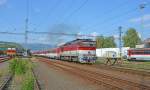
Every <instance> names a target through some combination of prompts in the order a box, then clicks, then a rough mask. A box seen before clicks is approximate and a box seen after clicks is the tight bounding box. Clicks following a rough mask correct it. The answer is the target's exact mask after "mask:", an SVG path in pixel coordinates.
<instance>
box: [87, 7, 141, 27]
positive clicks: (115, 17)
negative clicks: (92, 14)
mask: <svg viewBox="0 0 150 90" xmlns="http://www.w3.org/2000/svg"><path fill="white" fill-rule="evenodd" d="M137 9H138V8H134V9H132V10H129V11H127V12H125V13H122V14H120V15H116V16H114V17H110V18H107V19H105V20H103V21H102V22H100V23H96V24H95V25H92V26H91V27H89V28H88V29H86V30H89V29H92V28H95V26H98V25H104V24H105V23H107V22H110V21H112V20H115V19H118V18H121V17H122V16H126V15H128V14H130V13H131V12H134V11H136V10H137Z"/></svg>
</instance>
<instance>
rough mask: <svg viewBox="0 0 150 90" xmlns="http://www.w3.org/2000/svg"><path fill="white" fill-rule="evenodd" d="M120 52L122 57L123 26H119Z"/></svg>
mask: <svg viewBox="0 0 150 90" xmlns="http://www.w3.org/2000/svg"><path fill="white" fill-rule="evenodd" d="M119 54H120V58H121V59H122V27H121V26H120V27H119Z"/></svg>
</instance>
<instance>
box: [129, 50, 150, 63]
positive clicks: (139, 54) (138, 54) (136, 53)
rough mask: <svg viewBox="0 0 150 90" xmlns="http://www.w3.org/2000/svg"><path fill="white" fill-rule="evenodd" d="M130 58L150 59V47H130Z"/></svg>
mask: <svg viewBox="0 0 150 90" xmlns="http://www.w3.org/2000/svg"><path fill="white" fill-rule="evenodd" d="M128 59H129V60H138V61H150V48H135V49H129V50H128Z"/></svg>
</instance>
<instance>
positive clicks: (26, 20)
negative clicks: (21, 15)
mask: <svg viewBox="0 0 150 90" xmlns="http://www.w3.org/2000/svg"><path fill="white" fill-rule="evenodd" d="M26 11H27V12H26V19H25V44H27V43H28V24H29V0H27V4H26Z"/></svg>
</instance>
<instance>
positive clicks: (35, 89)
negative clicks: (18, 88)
mask: <svg viewBox="0 0 150 90" xmlns="http://www.w3.org/2000/svg"><path fill="white" fill-rule="evenodd" d="M32 74H33V76H34V80H35V82H34V90H41V87H40V84H39V81H38V80H37V77H36V75H35V73H34V70H33V69H32Z"/></svg>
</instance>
